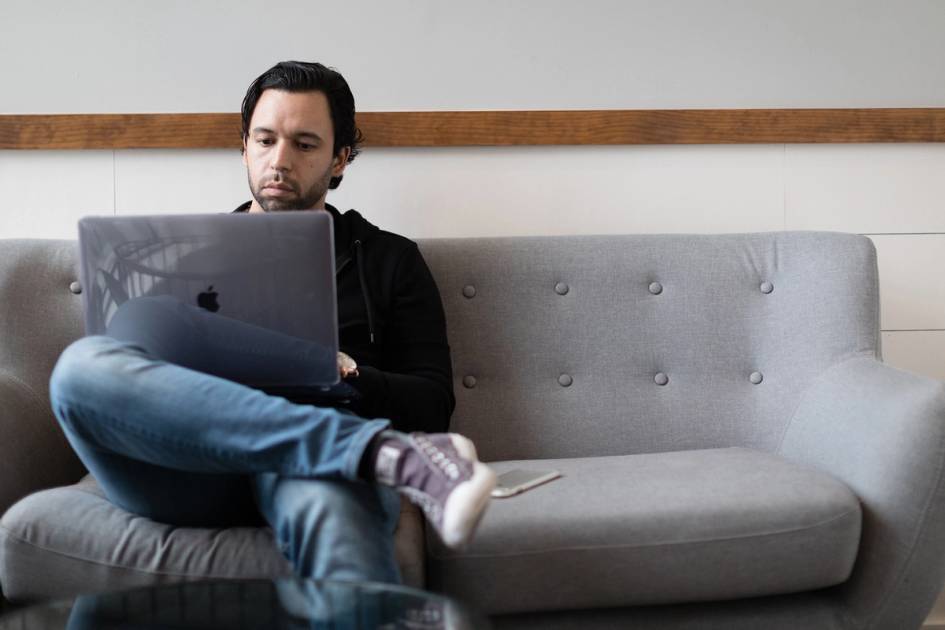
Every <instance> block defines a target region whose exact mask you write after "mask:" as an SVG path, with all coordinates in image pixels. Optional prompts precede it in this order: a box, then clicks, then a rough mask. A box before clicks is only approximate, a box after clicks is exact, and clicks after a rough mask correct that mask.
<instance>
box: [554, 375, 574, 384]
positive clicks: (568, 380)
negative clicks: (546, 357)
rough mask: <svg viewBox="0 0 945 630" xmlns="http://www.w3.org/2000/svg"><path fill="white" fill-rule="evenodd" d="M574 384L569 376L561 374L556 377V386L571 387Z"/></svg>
mask: <svg viewBox="0 0 945 630" xmlns="http://www.w3.org/2000/svg"><path fill="white" fill-rule="evenodd" d="M573 382H574V379H573V378H571V375H570V374H562V375H561V376H559V377H558V385H560V386H561V387H571V383H573Z"/></svg>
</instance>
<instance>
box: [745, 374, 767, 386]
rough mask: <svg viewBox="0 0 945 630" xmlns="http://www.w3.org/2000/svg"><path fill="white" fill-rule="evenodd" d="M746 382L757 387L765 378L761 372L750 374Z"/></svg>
mask: <svg viewBox="0 0 945 630" xmlns="http://www.w3.org/2000/svg"><path fill="white" fill-rule="evenodd" d="M748 380H749V381H751V382H752V383H754V384H755V385H757V384H758V383H760V382H761V381H763V380H765V377H764V375H762V373H761V372H752V373H751V375H750V376H749V377H748Z"/></svg>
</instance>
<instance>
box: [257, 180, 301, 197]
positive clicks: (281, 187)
mask: <svg viewBox="0 0 945 630" xmlns="http://www.w3.org/2000/svg"><path fill="white" fill-rule="evenodd" d="M263 190H265V191H267V192H268V193H269V194H271V195H274V196H276V197H284V196H287V195H291V194H293V193H294V192H295V191H294V190H293V188H292V187H291V186H289V185H288V184H283V183H280V182H269V183H268V184H266V185H265V186H263Z"/></svg>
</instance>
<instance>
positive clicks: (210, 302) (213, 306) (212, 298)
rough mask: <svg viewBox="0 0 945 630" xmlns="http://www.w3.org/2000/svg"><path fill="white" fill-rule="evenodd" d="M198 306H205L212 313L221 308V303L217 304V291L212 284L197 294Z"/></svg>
mask: <svg viewBox="0 0 945 630" xmlns="http://www.w3.org/2000/svg"><path fill="white" fill-rule="evenodd" d="M197 306H199V307H200V308H205V309H207V310H208V311H210V312H211V313H216V312H217V311H218V310H220V305H219V304H217V292H216V291H214V290H213V285H212V284H211V285H210V286H209V287H207V290H206V291H204V292H203V293H199V294H198V295H197Z"/></svg>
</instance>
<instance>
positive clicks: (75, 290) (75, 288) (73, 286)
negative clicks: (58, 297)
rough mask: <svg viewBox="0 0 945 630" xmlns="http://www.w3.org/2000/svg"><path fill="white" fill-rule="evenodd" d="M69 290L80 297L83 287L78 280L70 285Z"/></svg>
mask: <svg viewBox="0 0 945 630" xmlns="http://www.w3.org/2000/svg"><path fill="white" fill-rule="evenodd" d="M69 290H70V291H72V292H73V293H75V294H76V295H79V294H80V293H82V285H81V284H79V281H78V280H74V281H73V282H71V283H70V284H69Z"/></svg>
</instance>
